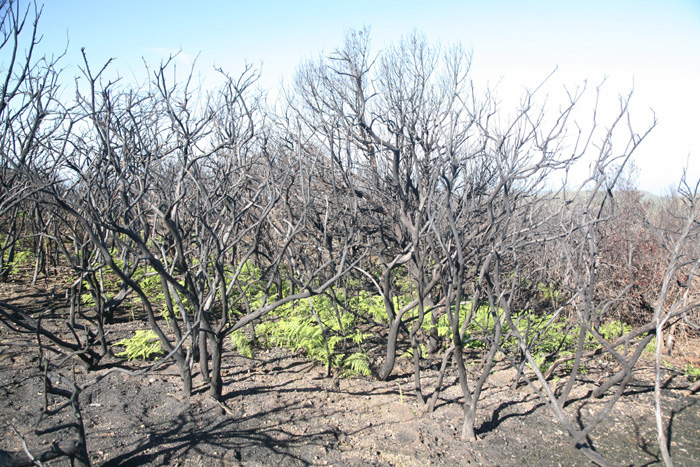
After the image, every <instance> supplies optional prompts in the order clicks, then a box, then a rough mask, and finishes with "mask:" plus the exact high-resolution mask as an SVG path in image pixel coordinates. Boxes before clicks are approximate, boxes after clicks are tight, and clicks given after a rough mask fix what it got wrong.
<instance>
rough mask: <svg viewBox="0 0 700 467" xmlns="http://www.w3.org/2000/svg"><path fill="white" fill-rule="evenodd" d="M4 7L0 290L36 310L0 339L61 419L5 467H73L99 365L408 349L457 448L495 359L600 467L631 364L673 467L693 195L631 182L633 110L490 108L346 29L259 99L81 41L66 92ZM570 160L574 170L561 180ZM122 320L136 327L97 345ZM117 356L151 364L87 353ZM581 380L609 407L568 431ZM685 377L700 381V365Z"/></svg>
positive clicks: (693, 326) (419, 51)
mask: <svg viewBox="0 0 700 467" xmlns="http://www.w3.org/2000/svg"><path fill="white" fill-rule="evenodd" d="M0 12H1V17H0V21H2V23H1V29H0V41H1V42H0V46H1V47H2V50H1V51H0V53H1V54H2V55H1V57H2V61H1V66H0V71H1V73H2V76H0V78H2V82H1V83H0V94H1V95H0V97H1V99H0V186H1V187H2V188H1V190H0V281H3V282H6V283H7V282H8V281H11V280H13V278H15V279H17V278H21V280H22V281H24V283H27V284H29V283H31V284H42V283H43V284H44V285H45V287H46V289H47V290H48V291H49V294H50V297H51V300H49V301H48V302H47V303H46V304H44V305H41V306H37V305H36V304H34V305H32V304H30V303H26V302H24V301H21V300H15V299H14V298H12V297H6V298H4V299H2V301H0V323H1V325H2V326H4V327H5V329H6V330H8V331H10V332H11V334H12V335H13V336H15V337H14V338H13V340H12V342H15V343H19V342H24V343H27V342H30V343H33V344H32V345H33V347H31V349H32V350H31V351H32V352H38V355H39V356H40V358H39V359H38V360H37V361H38V365H37V372H38V374H39V375H41V377H42V378H43V380H44V381H45V392H44V393H45V398H46V403H45V407H44V408H43V409H42V408H41V407H37V408H36V410H37V417H39V416H41V417H42V418H50V417H51V416H52V415H53V414H55V413H58V412H59V411H67V412H69V413H70V423H68V426H67V427H63V428H64V429H67V430H68V432H67V433H68V434H66V439H65V441H64V442H62V443H59V444H54V445H51V446H49V447H46V448H44V449H39V450H36V449H32V448H34V447H33V446H30V447H28V448H27V450H26V452H24V453H22V452H19V453H14V454H10V453H3V454H2V455H3V456H5V457H4V458H3V459H4V462H5V463H7V464H8V465H29V464H31V463H32V462H35V461H42V460H48V459H50V458H53V457H56V456H60V455H68V456H71V457H72V459H73V461H74V462H75V463H76V465H89V464H90V458H89V455H88V446H87V437H86V431H85V428H84V426H83V422H82V418H81V405H80V394H81V391H83V390H84V389H85V388H86V387H88V386H90V385H98V384H100V381H102V380H103V379H104V378H105V377H107V376H108V375H110V374H112V373H115V372H122V373H128V374H130V375H132V376H133V377H134V378H143V377H145V376H144V375H147V374H148V373H149V372H150V371H152V370H153V369H154V368H157V367H159V366H162V365H171V364H174V365H175V366H176V367H177V369H178V372H179V375H180V378H181V383H182V387H183V391H184V393H185V394H188V395H189V394H191V393H192V391H193V379H196V378H199V381H200V382H201V383H202V384H204V385H206V387H207V388H208V389H207V390H208V392H209V394H210V395H211V396H212V397H213V398H215V399H217V400H222V397H223V386H224V383H225V381H223V377H222V371H221V369H222V359H223V358H224V351H223V350H224V347H225V346H228V347H229V348H232V349H234V350H235V351H236V352H238V353H240V354H242V355H252V353H253V352H255V351H256V349H258V348H260V347H262V346H281V347H284V348H287V349H289V351H290V352H300V353H301V354H304V355H306V356H307V358H309V359H312V360H314V361H316V362H318V363H319V364H320V365H324V367H325V368H326V371H327V375H328V377H338V376H341V375H342V376H350V377H353V376H357V375H362V376H364V377H368V376H371V377H373V378H377V379H380V380H386V379H388V378H390V377H391V375H392V374H393V372H394V370H395V366H396V362H397V359H398V358H399V357H401V356H406V358H409V359H410V361H411V364H412V365H413V373H414V376H413V384H414V388H415V395H416V398H417V400H418V403H419V406H420V407H422V410H423V411H424V412H425V413H426V414H430V413H431V412H433V411H434V410H435V407H436V404H437V403H438V401H439V400H440V395H441V391H442V389H443V388H442V386H443V382H444V380H445V375H446V374H453V375H456V376H457V378H458V384H459V388H460V389H461V393H462V398H461V400H460V403H461V404H463V411H464V417H463V425H462V428H461V437H462V438H463V439H464V441H465V442H471V441H474V440H475V439H476V438H477V432H476V431H475V430H476V428H477V427H476V425H475V424H476V417H477V413H478V411H479V409H480V407H479V401H480V396H481V392H482V390H483V388H484V385H485V384H486V383H487V381H488V380H489V377H490V376H491V375H492V373H493V371H494V367H495V366H496V365H501V367H503V366H506V367H512V368H513V369H515V370H516V372H515V374H516V377H515V379H514V380H513V386H514V387H518V386H524V385H526V386H529V387H530V388H532V390H533V391H534V392H535V393H536V394H537V395H538V397H539V398H540V399H541V402H542V403H543V404H545V405H546V406H547V407H548V408H549V409H550V410H551V412H552V414H553V416H554V418H555V419H556V420H557V422H558V423H559V424H560V425H561V427H562V429H564V430H565V431H567V432H568V433H569V435H570V437H571V442H572V444H573V445H575V446H576V447H577V448H579V449H580V451H581V452H582V453H583V454H585V455H587V456H588V457H589V458H590V459H591V460H593V461H594V462H596V463H599V464H601V465H605V464H606V463H607V461H606V460H605V459H604V458H603V457H602V456H601V455H600V454H598V453H597V452H596V450H595V446H593V445H592V443H591V441H590V438H589V434H590V433H591V432H592V431H593V430H594V429H595V428H596V426H597V425H598V424H600V423H601V422H602V421H603V420H604V419H605V417H606V416H607V415H608V414H609V413H610V411H611V410H612V407H613V406H614V405H615V404H616V403H617V402H618V401H619V400H620V398H622V397H624V394H625V390H626V388H627V386H628V385H629V384H630V382H631V381H633V378H634V374H635V370H636V368H638V366H639V364H640V361H642V360H643V359H646V360H647V361H653V365H654V371H655V379H656V381H655V391H656V416H657V432H658V441H659V449H660V451H661V453H662V456H663V460H664V462H665V463H666V464H667V465H670V464H671V463H672V459H671V457H670V454H669V451H668V443H667V440H666V438H665V436H666V435H665V433H666V425H665V422H664V417H663V406H662V403H661V398H660V390H661V384H662V379H663V372H664V371H666V370H667V368H665V366H664V364H663V361H664V360H663V358H664V356H665V355H672V354H674V352H675V353H678V352H683V348H684V347H685V346H687V343H688V342H692V341H693V340H694V339H697V337H698V313H699V308H698V307H699V306H700V294H698V291H699V288H698V287H699V285H700V280H699V279H698V273H699V271H698V268H699V266H700V192H699V191H698V187H699V185H698V183H694V182H693V183H691V181H690V180H687V179H686V177H685V176H683V178H682V179H681V181H680V183H679V185H678V189H677V190H676V191H675V192H674V193H673V194H670V195H669V196H667V197H663V198H657V199H655V200H651V201H650V200H645V199H644V198H643V196H642V194H641V193H640V192H638V191H637V190H636V189H635V186H634V183H633V181H634V177H633V176H630V167H633V158H634V152H635V150H636V149H637V147H638V146H639V145H640V144H643V141H644V138H645V137H646V135H647V134H648V133H649V132H650V131H652V130H653V127H654V125H655V120H654V119H653V117H652V118H651V120H650V122H649V124H648V126H646V127H644V128H633V127H632V126H631V123H630V119H629V112H628V104H629V102H630V99H631V98H632V96H631V95H630V96H623V97H621V98H620V99H619V107H618V110H619V111H618V113H617V115H615V116H614V117H613V118H612V119H609V120H606V121H601V120H600V119H601V117H600V116H599V115H598V113H597V112H596V109H595V108H593V109H579V107H580V106H581V105H580V101H581V100H582V99H583V97H584V96H586V95H588V94H591V93H592V94H595V95H597V94H598V93H599V91H600V90H599V89H586V88H585V87H582V88H578V89H576V90H575V91H573V92H569V93H568V94H567V96H568V97H567V99H568V100H567V104H566V105H564V106H561V107H559V108H551V107H547V106H545V105H544V104H542V102H544V101H545V99H544V98H541V96H540V95H539V94H538V90H537V89H535V90H532V91H529V92H526V93H524V95H523V96H522V100H521V102H520V104H519V105H518V106H517V107H516V108H508V109H503V108H502V107H501V105H500V104H499V101H498V100H497V98H496V96H494V95H492V94H491V93H490V91H489V90H479V89H476V88H475V86H474V85H473V83H472V81H471V80H470V74H469V71H470V65H471V57H470V55H469V53H467V52H465V51H464V50H463V49H461V48H460V47H457V46H455V47H449V48H445V47H437V46H433V45H431V44H430V43H429V42H428V41H427V40H426V39H425V38H424V37H422V36H421V35H420V34H418V33H413V34H411V35H409V36H407V37H406V38H404V39H403V40H402V41H400V42H399V43H398V44H396V45H394V46H391V47H389V48H387V49H385V50H382V51H381V52H374V51H372V49H371V47H370V38H369V34H368V31H364V30H361V31H355V32H351V33H349V34H348V35H347V38H346V41H345V43H344V44H343V45H342V46H340V47H339V48H338V49H336V50H334V51H333V52H331V53H330V54H328V55H327V56H326V57H324V58H322V59H319V60H316V61H310V62H307V63H304V64H302V65H300V67H299V68H298V71H297V73H296V77H295V80H294V83H293V84H292V86H290V87H289V89H285V90H284V92H283V93H282V95H283V96H284V97H283V98H282V99H281V101H280V103H278V105H277V106H276V108H275V109H273V108H272V107H271V106H269V105H268V104H267V103H266V100H265V98H264V94H263V93H262V92H261V91H260V90H259V88H258V86H257V77H258V76H257V74H256V71H255V70H254V69H252V68H246V69H245V71H244V72H243V73H241V74H240V75H238V76H234V75H230V74H227V73H225V72H223V71H220V73H221V76H222V81H223V84H221V85H220V86H219V87H217V88H216V89H214V90H203V89H200V88H198V87H197V86H195V85H194V83H193V80H192V76H191V75H190V76H185V77H184V79H180V80H178V79H176V78H175V76H176V75H175V74H174V73H173V64H172V63H171V62H172V59H170V60H166V61H164V62H163V63H162V64H160V65H159V66H157V67H155V68H153V69H151V70H150V72H149V74H150V76H151V79H150V81H148V82H146V83H142V84H139V85H135V84H130V83H125V82H124V81H109V80H108V79H107V78H106V71H108V70H109V67H110V64H109V63H107V64H97V65H95V64H93V63H91V62H90V61H89V60H88V58H87V55H86V54H85V53H84V63H83V66H82V67H81V70H82V76H81V79H80V80H79V81H78V83H79V85H77V88H76V89H74V90H71V92H63V93H59V90H60V88H59V84H58V83H59V73H60V57H58V58H52V57H45V56H42V57H37V56H36V54H35V52H34V49H35V46H36V45H37V43H38V40H39V39H38V37H39V36H40V34H39V32H38V31H39V29H38V23H39V18H40V14H41V10H40V9H39V8H38V7H36V6H35V5H29V6H28V7H27V6H26V5H24V6H22V5H21V4H20V2H15V1H9V0H4V1H2V2H0ZM73 91H75V92H73ZM59 95H60V96H62V97H61V98H59ZM66 96H72V97H69V98H68V97H66ZM585 116H587V117H585ZM581 118H585V119H586V121H585V122H581V120H580V119H581ZM576 119H579V122H580V123H579V122H577V120H576ZM583 128H587V129H588V130H583ZM581 161H584V164H583V165H584V166H585V165H586V164H588V167H589V169H588V170H589V175H588V177H586V178H585V179H584V180H582V181H581V180H579V181H576V182H574V181H572V180H569V179H566V177H564V176H563V174H567V173H569V172H570V171H571V172H573V171H574V169H573V168H574V165H576V164H579V166H580V163H581ZM577 170H580V169H577ZM562 178H564V182H563V183H561V182H559V184H558V185H557V184H556V182H555V180H562ZM18 280H19V279H18ZM125 320H132V321H138V322H139V323H140V327H141V329H142V330H143V331H147V333H146V332H144V333H142V334H140V335H139V336H140V339H134V340H127V341H124V340H122V341H119V342H117V341H116V340H115V339H114V338H113V337H112V336H111V335H110V329H111V327H112V326H115V325H118V324H119V323H120V322H123V321H125ZM695 342H697V341H695ZM8 345H9V344H8ZM18 345H19V344H18ZM132 346H133V348H131V347H132ZM139 346H140V347H139ZM146 346H149V347H148V348H146ZM124 349H126V353H125V354H124V355H126V356H132V357H142V358H153V357H157V359H156V360H154V361H151V362H149V363H147V364H145V365H144V366H143V367H142V368H141V369H140V370H137V371H136V370H128V369H125V368H123V367H121V366H119V365H114V364H113V363H110V364H104V359H105V357H107V356H110V355H113V354H115V353H116V354H119V352H120V351H124ZM129 352H130V353H129ZM428 362H430V365H434V366H435V368H438V370H439V373H438V375H439V376H438V378H437V379H436V380H431V381H437V382H436V383H432V384H431V385H427V384H426V383H425V379H424V378H423V373H422V371H423V370H424V369H425V368H426V365H428ZM474 362H476V363H477V365H475V366H471V365H470V364H471V363H474ZM698 366H700V364H698ZM593 369H595V371H596V372H598V375H597V378H596V388H595V389H594V390H592V391H589V392H588V393H587V395H586V396H585V397H588V398H596V397H601V396H603V395H606V396H607V399H606V400H607V402H606V404H604V405H603V406H602V409H601V410H600V411H599V412H598V413H596V414H594V415H593V416H591V417H589V418H587V419H586V420H585V421H584V420H581V419H573V418H571V416H570V415H569V414H568V413H567V412H566V411H565V410H564V409H565V407H566V406H567V405H568V404H569V403H570V402H571V400H572V397H573V396H572V394H573V393H574V392H575V389H576V388H577V386H578V385H581V384H590V382H591V378H589V377H587V375H588V374H589V372H590V371H593ZM685 371H686V373H687V374H688V376H689V381H690V383H689V390H690V391H693V392H695V391H697V390H698V384H697V383H695V384H693V383H692V381H693V376H697V373H698V371H700V370H698V367H696V366H694V365H693V364H689V366H688V367H686V369H685ZM402 397H403V396H402ZM577 397H579V399H577V400H578V401H580V397H581V396H577ZM57 401H58V402H57ZM17 434H18V436H20V435H19V431H18V432H17Z"/></svg>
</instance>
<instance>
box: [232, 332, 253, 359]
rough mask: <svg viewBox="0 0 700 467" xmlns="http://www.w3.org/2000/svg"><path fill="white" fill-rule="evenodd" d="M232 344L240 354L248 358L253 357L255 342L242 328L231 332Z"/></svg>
mask: <svg viewBox="0 0 700 467" xmlns="http://www.w3.org/2000/svg"><path fill="white" fill-rule="evenodd" d="M231 344H232V345H233V348H234V349H236V352H238V353H239V354H240V355H242V356H244V357H246V358H253V343H252V342H251V341H250V339H249V338H248V336H247V335H246V333H244V332H243V331H241V330H240V329H239V330H237V331H234V332H232V333H231Z"/></svg>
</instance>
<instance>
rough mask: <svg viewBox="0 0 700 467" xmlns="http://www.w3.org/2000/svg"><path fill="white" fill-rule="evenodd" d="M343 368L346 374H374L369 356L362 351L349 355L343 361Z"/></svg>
mask: <svg viewBox="0 0 700 467" xmlns="http://www.w3.org/2000/svg"><path fill="white" fill-rule="evenodd" d="M343 369H344V372H343V374H344V375H345V376H356V375H362V376H371V375H372V370H370V368H369V357H368V356H367V355H366V354H364V353H362V352H356V353H353V354H350V355H348V356H347V357H346V358H345V359H344V361H343Z"/></svg>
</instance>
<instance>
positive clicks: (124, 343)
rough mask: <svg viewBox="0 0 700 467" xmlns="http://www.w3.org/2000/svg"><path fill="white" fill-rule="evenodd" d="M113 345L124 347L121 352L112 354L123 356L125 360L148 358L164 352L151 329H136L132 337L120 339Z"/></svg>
mask: <svg viewBox="0 0 700 467" xmlns="http://www.w3.org/2000/svg"><path fill="white" fill-rule="evenodd" d="M114 345H117V346H119V347H124V351H123V352H120V353H117V354H114V356H115V357H124V358H126V359H127V360H135V359H137V358H143V359H144V360H150V359H152V358H156V357H159V356H162V355H164V354H165V352H163V348H162V347H161V345H160V341H159V340H158V336H156V333H155V332H153V331H151V330H147V331H143V330H142V331H136V333H135V334H134V337H132V338H130V339H122V340H120V341H119V342H117V343H116V344H114Z"/></svg>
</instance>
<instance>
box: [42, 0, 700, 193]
mask: <svg viewBox="0 0 700 467" xmlns="http://www.w3.org/2000/svg"><path fill="white" fill-rule="evenodd" d="M365 26H367V27H369V28H370V29H371V39H372V46H373V50H374V51H375V52H379V51H381V50H382V49H383V48H385V47H386V46H387V45H389V44H392V43H396V42H398V41H399V40H400V39H401V37H402V36H405V35H407V34H409V33H411V31H412V30H414V29H416V30H418V31H419V32H420V33H423V34H425V36H426V37H427V39H428V41H429V42H430V43H431V44H444V45H451V44H455V43H460V44H461V45H462V46H463V47H465V48H466V49H467V50H470V51H471V52H472V54H473V61H472V68H471V75H472V79H473V80H474V82H475V84H476V86H477V88H476V89H477V92H478V91H479V89H485V88H486V87H487V86H488V87H489V88H492V89H495V90H496V94H497V95H498V98H499V99H500V101H501V109H503V110H507V109H509V108H510V109H515V107H516V106H517V104H518V101H519V97H520V96H521V95H522V94H523V92H524V91H525V90H527V89H530V90H531V89H534V88H536V87H537V86H538V85H539V84H540V83H542V81H543V80H544V79H545V78H546V77H547V76H549V75H550V74H551V72H552V71H553V70H555V69H556V72H555V73H554V74H553V75H552V76H551V77H550V78H549V80H548V81H547V83H546V85H545V87H544V88H543V89H542V90H541V91H540V93H539V95H540V97H541V98H542V99H544V98H547V105H548V106H549V107H550V108H552V109H557V108H558V107H559V106H560V105H562V104H563V103H564V98H565V92H564V86H566V87H567V88H568V89H575V88H576V86H581V85H583V83H584V81H586V82H587V87H588V91H589V92H588V95H587V98H586V99H584V101H582V103H581V106H580V109H579V111H578V113H577V121H580V122H581V124H582V125H585V124H587V123H588V122H589V121H590V111H591V109H592V103H593V96H594V93H593V92H591V91H594V89H595V86H596V85H598V84H600V83H601V82H603V81H604V80H605V84H604V86H603V88H602V89H603V92H602V95H601V106H600V112H599V122H600V123H601V124H603V125H604V124H605V123H607V122H610V121H612V118H613V116H614V114H615V112H616V111H617V110H618V109H619V96H623V95H627V94H628V93H629V92H630V91H631V90H632V89H634V95H633V98H632V102H631V106H630V108H631V111H632V123H633V126H634V129H635V131H636V132H638V133H642V132H644V131H645V129H646V128H647V127H648V126H649V125H650V124H651V122H652V120H653V116H654V114H655V115H656V118H657V120H658V123H657V126H656V128H655V129H654V130H653V131H652V132H651V134H650V135H649V136H648V138H647V139H646V141H645V142H644V143H643V144H642V145H641V146H640V147H639V148H638V150H637V152H636V153H635V157H634V162H635V164H636V166H637V167H638V168H639V176H638V179H637V182H638V185H639V188H640V189H642V190H646V191H650V192H652V193H655V194H664V193H665V192H666V191H667V190H668V189H669V188H673V187H675V186H676V185H677V183H678V180H679V179H680V175H681V172H682V169H683V167H684V166H686V165H688V166H689V179H690V180H698V179H700V143H698V134H700V117H698V109H700V2H698V1H697V0H666V1H629V0H622V1H615V2H610V1H600V0H591V1H586V2H580V1H572V2H569V1H554V0H552V1H532V2H520V1H515V0H503V1H473V0H472V1H442V0H435V1H431V2H426V1H415V0H405V1H396V0H390V1H382V2H380V1H365V0H355V1H352V2H350V1H336V2H330V1H327V0H325V1H306V2H305V1H298V2H288V1H263V0H260V1H258V2H255V3H254V4H253V2H243V1H223V0H209V1H204V2H199V3H197V4H194V2H191V1H186V2H185V1H176V0H171V1H163V0H151V1H145V2H144V1H141V2H136V1H133V0H123V1H121V2H103V1H93V2H84V1H80V0H47V1H46V3H45V5H44V7H43V12H42V17H41V20H40V25H39V30H40V32H41V34H42V35H43V38H42V43H41V49H40V50H41V51H42V52H44V53H54V54H59V53H60V52H61V51H62V50H63V49H65V48H66V47H67V53H66V56H65V57H63V58H62V60H61V65H62V67H63V68H64V70H63V78H62V82H63V83H64V86H65V87H66V91H64V94H63V96H64V98H66V97H68V98H70V96H71V93H72V91H70V88H71V87H72V86H74V85H73V84H72V81H73V78H74V77H75V76H78V75H79V74H80V70H79V68H78V67H79V66H80V65H81V62H82V58H81V52H80V49H81V47H85V48H86V52H87V54H88V57H89V59H90V63H91V66H92V67H93V68H99V66H101V65H102V64H104V63H105V62H106V61H107V60H108V59H109V58H115V60H114V62H113V63H112V65H111V66H110V69H109V73H112V74H111V75H109V76H111V77H114V76H116V75H117V74H118V75H119V76H121V77H122V80H123V81H124V82H126V83H131V82H142V81H143V80H144V79H145V78H146V71H145V67H144V61H145V62H146V63H148V64H149V65H150V66H151V67H154V66H157V65H158V64H159V63H160V62H161V61H162V60H164V59H167V57H168V56H170V55H172V54H176V53H177V54H178V55H177V58H176V64H177V66H178V75H179V76H181V77H184V76H185V75H186V74H187V72H188V71H189V68H190V67H191V66H192V63H194V62H195V60H196V70H197V76H198V79H201V80H203V82H204V83H205V84H204V85H205V86H207V85H208V84H210V83H213V82H214V81H215V80H216V78H215V76H216V72H215V71H214V66H216V67H221V68H222V69H224V70H226V71H228V72H230V73H231V74H232V75H237V74H239V73H240V72H241V71H242V70H243V68H244V66H245V64H246V63H248V64H251V65H253V66H254V67H256V68H258V69H260V70H261V78H260V86H261V87H262V88H263V89H266V90H267V91H268V92H269V93H270V95H274V94H276V93H277V92H278V90H279V89H280V86H281V85H282V84H283V83H284V84H285V85H288V84H290V83H291V81H292V78H293V74H294V71H295V69H296V68H297V67H298V65H299V64H300V63H302V62H303V61H305V60H309V59H315V58H317V57H319V56H321V55H323V54H328V53H329V52H331V51H332V50H334V49H335V48H336V47H340V46H342V44H343V40H344V36H345V34H346V32H347V31H348V30H351V29H359V28H362V27H365ZM66 44H68V45H67V46H66ZM652 109H653V113H652ZM618 149H620V150H622V148H618ZM578 170H579V171H580V173H578V174H574V177H576V176H578V177H581V176H583V175H582V174H583V173H585V172H586V168H585V167H580V168H579V169H578Z"/></svg>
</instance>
